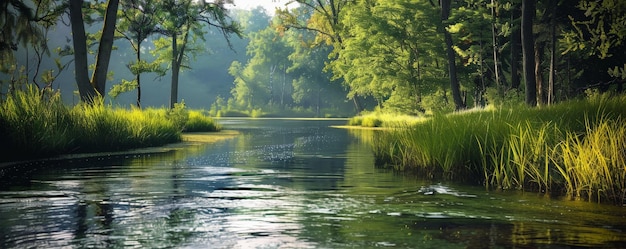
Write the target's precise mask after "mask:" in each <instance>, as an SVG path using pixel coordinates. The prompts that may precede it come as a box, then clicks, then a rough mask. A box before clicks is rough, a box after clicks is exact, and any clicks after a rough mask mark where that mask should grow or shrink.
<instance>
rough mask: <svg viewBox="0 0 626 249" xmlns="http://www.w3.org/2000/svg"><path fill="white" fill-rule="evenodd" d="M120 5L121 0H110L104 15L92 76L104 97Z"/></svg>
mask: <svg viewBox="0 0 626 249" xmlns="http://www.w3.org/2000/svg"><path fill="white" fill-rule="evenodd" d="M118 6H119V0H109V3H108V4H107V10H106V13H105V16H104V27H103V28H102V36H101V37H100V44H99V45H98V54H97V55H96V68H95V70H94V71H93V75H92V77H91V84H92V85H93V87H94V88H95V89H96V91H97V92H98V94H100V96H102V97H104V96H105V94H106V92H105V91H106V89H105V88H106V81H107V73H108V71H109V61H110V60H111V50H112V49H113V40H114V38H115V37H114V35H115V23H116V22H117V9H118Z"/></svg>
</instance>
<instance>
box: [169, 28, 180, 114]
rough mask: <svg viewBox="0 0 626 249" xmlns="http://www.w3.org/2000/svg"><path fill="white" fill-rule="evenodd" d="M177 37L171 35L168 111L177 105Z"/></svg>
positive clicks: (178, 65)
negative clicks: (170, 80)
mask: <svg viewBox="0 0 626 249" xmlns="http://www.w3.org/2000/svg"><path fill="white" fill-rule="evenodd" d="M177 39H178V36H177V35H176V33H174V34H173V35H172V86H171V89H170V109H173V108H174V104H176V103H178V73H179V72H180V64H178V46H177V45H178V44H177V41H176V40H177Z"/></svg>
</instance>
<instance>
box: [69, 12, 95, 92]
mask: <svg viewBox="0 0 626 249" xmlns="http://www.w3.org/2000/svg"><path fill="white" fill-rule="evenodd" d="M82 7H83V1H82V0H70V5H69V9H70V23H71V26H72V43H73V45H74V67H75V71H76V72H75V77H76V85H77V86H78V92H79V94H80V99H81V101H83V102H86V103H93V101H94V98H95V97H96V90H95V89H94V88H93V86H92V85H91V83H90V82H89V67H88V62H87V36H86V35H85V24H84V21H83V10H82Z"/></svg>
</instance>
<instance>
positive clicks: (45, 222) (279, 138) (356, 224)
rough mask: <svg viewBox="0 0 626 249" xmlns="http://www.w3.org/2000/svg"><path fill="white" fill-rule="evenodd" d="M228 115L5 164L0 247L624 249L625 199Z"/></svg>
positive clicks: (311, 127)
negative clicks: (150, 138) (135, 145)
mask: <svg viewBox="0 0 626 249" xmlns="http://www.w3.org/2000/svg"><path fill="white" fill-rule="evenodd" d="M222 123H223V124H224V126H225V127H227V128H228V129H236V130H239V131H240V132H241V135H240V136H237V137H236V138H234V139H231V140H227V141H223V142H219V143H216V144H211V145H202V146H191V147H188V148H186V149H183V150H179V151H173V152H168V153H161V154H144V155H132V156H122V157H107V158H89V159H75V160H72V161H58V162H50V163H47V164H41V165H38V166H30V167H33V170H30V171H25V172H22V173H20V174H18V175H7V172H9V173H10V171H7V170H6V169H5V174H4V175H2V179H0V248H59V247H64V248H102V247H109V248H122V247H123V248H371V247H390V248H512V247H515V248H570V247H604V248H620V247H626V208H623V207H615V206H610V205H599V204H594V203H587V202H576V201H563V200H553V199H550V198H548V197H544V196H542V195H538V194H535V193H521V192H506V193H498V192H487V191H485V190H484V188H482V187H469V186H462V185H456V184H453V183H445V182H443V183H439V182H427V181H423V180H418V179H416V178H415V177H414V176H406V175H402V174H397V173H394V172H392V171H387V170H383V169H378V168H376V167H374V158H373V157H372V153H371V150H370V149H369V147H368V146H367V145H365V144H363V143H361V142H359V140H358V139H357V138H356V137H355V136H353V135H351V134H350V132H349V131H347V130H343V129H334V128H329V127H328V126H329V125H337V124H338V125H341V124H344V123H345V121H342V120H335V121H332V120H330V121H329V120H326V121H312V120H307V121H305V120H263V119H255V120H248V119H225V120H222ZM430 192H436V193H435V194H432V195H430Z"/></svg>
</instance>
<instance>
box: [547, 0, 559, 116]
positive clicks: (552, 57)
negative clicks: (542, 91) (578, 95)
mask: <svg viewBox="0 0 626 249" xmlns="http://www.w3.org/2000/svg"><path fill="white" fill-rule="evenodd" d="M550 2H551V5H552V6H550V8H551V12H552V16H551V18H550V22H551V25H550V74H549V76H548V105H550V104H552V102H553V101H554V77H555V70H556V28H555V26H556V4H557V3H556V0H552V1H550Z"/></svg>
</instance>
